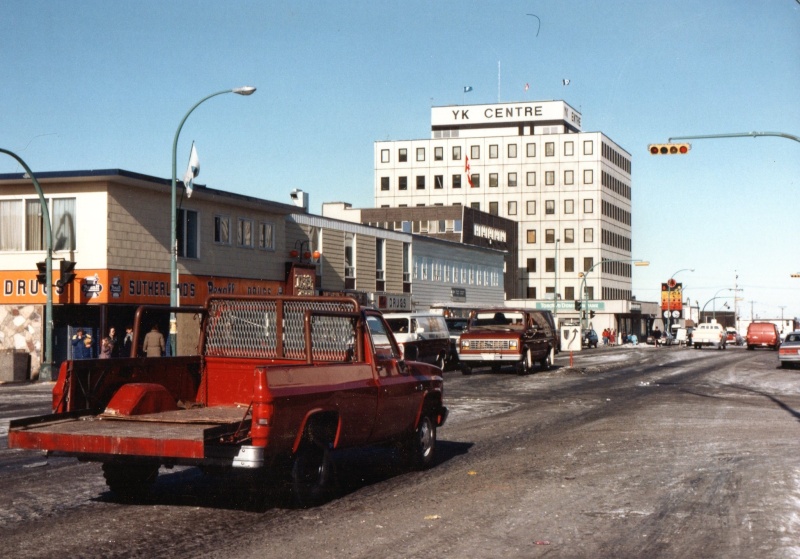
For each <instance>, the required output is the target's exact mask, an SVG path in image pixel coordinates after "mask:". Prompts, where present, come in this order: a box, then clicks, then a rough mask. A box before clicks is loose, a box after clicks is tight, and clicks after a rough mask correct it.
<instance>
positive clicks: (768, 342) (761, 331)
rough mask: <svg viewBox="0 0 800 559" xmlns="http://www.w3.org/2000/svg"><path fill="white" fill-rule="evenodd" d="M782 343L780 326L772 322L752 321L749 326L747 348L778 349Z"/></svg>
mask: <svg viewBox="0 0 800 559" xmlns="http://www.w3.org/2000/svg"><path fill="white" fill-rule="evenodd" d="M780 345H781V336H780V334H779V333H778V327H777V326H775V325H774V324H772V323H771V322H751V323H750V325H749V326H748V327H747V349H755V348H757V347H768V348H770V349H773V350H777V349H778V346H780Z"/></svg>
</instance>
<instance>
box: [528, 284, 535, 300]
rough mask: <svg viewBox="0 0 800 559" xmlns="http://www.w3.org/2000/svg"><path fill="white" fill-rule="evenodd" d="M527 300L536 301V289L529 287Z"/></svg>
mask: <svg viewBox="0 0 800 559" xmlns="http://www.w3.org/2000/svg"><path fill="white" fill-rule="evenodd" d="M528 299H536V288H535V287H529V288H528Z"/></svg>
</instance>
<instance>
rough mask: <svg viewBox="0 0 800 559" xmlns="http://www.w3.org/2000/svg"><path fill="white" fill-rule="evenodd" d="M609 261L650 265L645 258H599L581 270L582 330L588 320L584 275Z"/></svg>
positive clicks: (586, 325) (586, 326) (587, 325)
mask: <svg viewBox="0 0 800 559" xmlns="http://www.w3.org/2000/svg"><path fill="white" fill-rule="evenodd" d="M609 262H632V263H633V265H634V266H649V265H650V262H649V261H647V260H630V259H627V260H601V261H600V262H598V263H596V264H594V265H592V267H591V268H589V269H588V270H586V271H585V272H583V280H581V328H582V329H584V330H585V329H587V328H589V320H588V318H587V317H586V314H585V313H586V311H587V310H588V307H589V301H588V297H587V296H586V295H587V294H586V277H587V276H588V275H589V273H590V272H591V271H592V270H594V269H595V268H596V267H597V266H599V265H600V264H606V263H609ZM584 318H587V319H586V320H584Z"/></svg>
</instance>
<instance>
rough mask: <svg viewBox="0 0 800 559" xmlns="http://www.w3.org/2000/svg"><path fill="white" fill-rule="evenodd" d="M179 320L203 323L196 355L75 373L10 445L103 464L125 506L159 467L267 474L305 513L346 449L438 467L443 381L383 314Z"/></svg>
mask: <svg viewBox="0 0 800 559" xmlns="http://www.w3.org/2000/svg"><path fill="white" fill-rule="evenodd" d="M151 310H152V309H151ZM161 310H162V311H163V308H162V309H161ZM169 310H171V311H177V312H181V313H189V314H192V313H193V314H194V316H196V317H198V319H199V320H198V321H197V324H198V344H197V351H196V353H197V354H196V355H182V356H176V357H161V358H158V357H136V356H132V357H126V358H120V359H102V360H101V359H88V360H78V361H67V362H64V363H63V364H62V366H61V368H60V371H59V375H58V380H57V382H56V384H55V387H54V389H53V414H51V415H46V416H40V417H32V418H26V419H20V420H15V421H12V422H11V424H10V425H9V434H8V446H9V448H24V449H38V450H44V451H47V452H48V454H49V455H56V456H73V457H76V458H78V459H80V460H84V461H95V462H100V463H102V468H103V474H104V476H105V479H106V482H107V484H108V486H109V487H110V489H111V490H112V491H113V492H115V493H116V494H117V495H119V496H120V497H123V498H129V497H135V496H138V495H141V494H142V492H143V491H146V490H147V488H148V486H149V485H150V484H151V483H152V482H153V481H155V479H156V476H157V475H158V472H159V469H160V468H161V467H162V466H165V467H167V468H169V467H173V466H178V465H181V466H186V465H188V466H199V467H200V468H203V469H208V470H219V469H220V468H222V469H225V468H246V469H252V470H263V471H265V472H266V475H264V476H261V477H260V478H259V479H263V480H265V483H272V482H282V481H284V480H286V481H288V482H289V483H290V485H291V488H292V490H293V495H294V496H295V498H296V503H297V504H299V505H301V506H311V505H315V504H318V503H320V502H323V501H324V500H327V499H328V498H330V496H331V493H330V491H331V485H332V483H331V482H332V479H331V478H332V462H331V453H332V452H335V451H336V450H337V449H342V448H353V447H363V446H368V445H376V444H383V443H394V444H399V446H400V447H401V450H402V455H403V456H404V457H406V458H407V459H408V463H409V465H410V466H413V467H416V468H425V467H428V466H430V465H431V464H432V463H433V460H434V452H435V449H436V430H437V427H440V426H441V425H442V424H443V423H444V422H445V419H446V417H447V408H446V407H445V406H444V405H443V401H442V388H443V387H442V384H443V382H442V377H441V370H440V369H438V368H436V367H434V366H431V365H427V364H424V363H416V362H405V361H403V360H402V358H401V354H400V350H399V348H398V345H397V343H396V342H395V339H394V337H393V336H392V333H391V330H390V329H389V327H388V326H387V324H386V322H385V321H384V319H383V317H382V315H381V314H380V313H379V312H378V311H374V310H371V309H364V308H361V307H359V304H358V303H357V302H356V301H355V300H354V299H351V298H346V297H339V298H334V297H291V296H275V297H235V296H218V297H210V298H209V299H208V301H207V302H206V304H205V306H203V307H191V308H186V307H183V308H180V309H177V308H175V309H169ZM145 316H148V315H147V308H145V307H141V308H140V309H139V311H138V312H137V323H136V325H135V332H134V338H135V341H134V347H138V346H137V344H138V341H139V335H140V333H141V332H145V331H146V329H148V326H149V324H143V323H142V322H143V321H144V320H145V319H144V317H145ZM134 352H135V351H134Z"/></svg>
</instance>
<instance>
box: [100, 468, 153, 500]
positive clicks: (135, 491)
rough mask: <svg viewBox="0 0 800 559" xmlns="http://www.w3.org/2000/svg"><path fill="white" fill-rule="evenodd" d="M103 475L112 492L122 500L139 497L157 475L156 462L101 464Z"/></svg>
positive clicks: (145, 491)
mask: <svg viewBox="0 0 800 559" xmlns="http://www.w3.org/2000/svg"><path fill="white" fill-rule="evenodd" d="M103 477H104V478H105V479H106V485H108V488H109V489H111V491H112V492H114V493H116V494H117V496H119V497H120V498H122V499H124V500H131V499H135V498H141V497H142V496H143V495H144V494H145V493H147V490H148V489H149V488H150V486H151V485H153V483H155V481H156V478H157V477H158V464H116V463H113V462H106V463H104V464H103Z"/></svg>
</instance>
